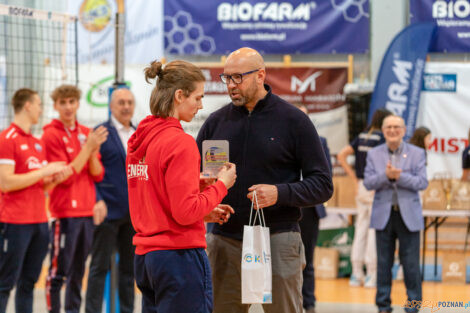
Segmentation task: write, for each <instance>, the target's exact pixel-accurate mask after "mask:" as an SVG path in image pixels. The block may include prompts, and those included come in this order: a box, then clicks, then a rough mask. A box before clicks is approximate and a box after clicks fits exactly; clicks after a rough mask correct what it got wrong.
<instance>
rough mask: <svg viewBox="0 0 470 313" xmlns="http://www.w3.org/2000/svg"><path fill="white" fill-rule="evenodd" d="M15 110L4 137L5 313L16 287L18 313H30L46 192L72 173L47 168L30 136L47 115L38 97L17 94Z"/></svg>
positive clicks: (44, 236)
mask: <svg viewBox="0 0 470 313" xmlns="http://www.w3.org/2000/svg"><path fill="white" fill-rule="evenodd" d="M12 105H13V110H14V113H15V117H14V119H13V123H11V125H10V127H8V128H7V129H5V130H4V131H2V132H1V133H0V146H1V147H2V148H1V149H0V192H1V193H3V195H2V199H0V247H1V250H0V312H2V313H4V312H6V308H7V302H8V298H9V295H10V291H11V290H12V289H13V287H15V285H16V294H15V309H16V312H17V313H31V312H32V311H33V289H34V284H35V283H36V281H37V280H38V278H39V274H40V273H41V269H42V262H43V260H44V257H45V256H46V254H47V247H48V243H49V229H48V225H47V213H46V197H45V190H47V189H49V187H51V185H52V184H53V183H57V182H59V181H60V180H61V179H62V178H63V177H64V175H66V174H67V173H68V172H69V171H70V169H68V168H67V167H66V165H65V163H64V162H50V163H48V162H47V160H46V152H45V148H44V144H43V142H42V141H41V140H39V139H37V138H35V137H34V136H33V135H32V134H31V126H32V125H34V124H37V123H38V121H39V117H40V116H41V113H42V104H41V99H40V98H39V95H38V94H37V92H36V91H34V90H31V89H28V88H22V89H18V90H17V91H16V92H15V93H14V95H13V98H12Z"/></svg>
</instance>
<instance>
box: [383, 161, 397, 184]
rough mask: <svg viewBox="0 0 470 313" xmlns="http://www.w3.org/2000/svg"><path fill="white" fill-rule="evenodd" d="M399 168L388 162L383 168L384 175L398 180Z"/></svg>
mask: <svg viewBox="0 0 470 313" xmlns="http://www.w3.org/2000/svg"><path fill="white" fill-rule="evenodd" d="M400 174H401V169H399V168H396V167H394V166H393V165H392V163H390V161H389V162H388V163H387V167H386V168H385V175H387V177H388V179H395V180H398V179H399V178H400Z"/></svg>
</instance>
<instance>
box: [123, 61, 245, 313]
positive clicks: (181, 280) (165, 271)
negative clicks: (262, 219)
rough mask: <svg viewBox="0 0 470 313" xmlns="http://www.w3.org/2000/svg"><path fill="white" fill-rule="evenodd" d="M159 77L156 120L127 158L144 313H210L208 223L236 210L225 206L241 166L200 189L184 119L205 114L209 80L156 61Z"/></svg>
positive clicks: (150, 119) (142, 129) (142, 128)
mask: <svg viewBox="0 0 470 313" xmlns="http://www.w3.org/2000/svg"><path fill="white" fill-rule="evenodd" d="M155 77H158V79H157V83H156V86H155V88H154V89H153V91H152V94H151V96H150V111H151V113H152V115H149V116H147V117H146V118H145V119H144V120H143V121H142V122H140V124H139V126H138V127H137V130H136V131H135V133H134V134H133V135H132V136H131V138H130V139H129V142H128V149H127V159H126V164H127V180H128V186H129V187H128V189H129V211H130V215H131V220H132V225H133V226H134V229H135V231H136V235H135V236H134V240H133V242H134V244H135V245H136V251H135V253H136V256H135V260H134V262H135V263H134V269H135V278H136V281H137V286H138V287H139V289H140V290H141V292H142V312H143V313H151V312H159V313H160V312H161V313H165V312H173V313H189V312H198V313H211V312H212V307H213V304H212V281H211V270H210V266H209V260H208V259H207V255H206V252H205V248H206V238H205V232H206V231H205V227H204V221H206V222H218V223H225V222H226V221H227V220H228V218H229V217H230V213H234V211H233V209H232V208H231V207H230V206H227V205H219V203H220V202H221V201H222V199H223V198H224V197H225V196H226V195H227V189H228V188H230V187H231V186H232V185H233V184H234V183H235V179H236V173H235V165H234V164H232V163H226V164H225V166H223V167H222V169H221V170H220V171H219V173H218V175H217V177H218V180H217V182H215V183H214V184H212V185H210V186H207V187H205V188H204V189H203V190H201V189H202V188H201V187H200V184H201V181H200V173H199V169H200V163H201V157H200V154H199V151H198V147H197V145H196V142H195V141H194V138H193V137H192V136H190V135H188V134H186V133H185V132H184V131H183V128H182V127H181V121H185V122H190V121H191V120H192V119H193V118H194V116H195V115H196V114H197V112H198V111H199V110H200V109H202V97H203V96H204V82H205V78H204V75H203V74H202V72H201V70H200V69H199V68H198V67H196V66H195V65H193V64H191V63H188V62H185V61H173V62H170V63H168V64H167V65H166V66H165V67H164V68H163V66H162V63H161V62H156V61H154V62H152V63H151V64H150V66H149V67H147V68H146V69H145V79H146V81H147V82H148V80H149V78H150V79H152V78H155Z"/></svg>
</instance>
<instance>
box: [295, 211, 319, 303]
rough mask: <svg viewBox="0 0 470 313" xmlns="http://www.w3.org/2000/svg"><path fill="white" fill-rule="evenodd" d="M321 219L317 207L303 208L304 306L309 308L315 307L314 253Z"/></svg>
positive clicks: (300, 223) (301, 231)
mask: <svg viewBox="0 0 470 313" xmlns="http://www.w3.org/2000/svg"><path fill="white" fill-rule="evenodd" d="M319 223H320V219H319V217H318V215H317V212H316V210H315V207H312V208H302V219H301V220H300V222H299V225H300V235H301V236H302V242H303V243H304V247H305V260H306V265H305V268H304V270H303V277H304V282H303V285H302V296H303V307H304V309H306V310H308V309H310V308H312V307H315V301H316V299H315V270H314V268H313V255H314V251H315V246H316V245H317V239H318V228H319Z"/></svg>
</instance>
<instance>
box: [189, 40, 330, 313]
mask: <svg viewBox="0 0 470 313" xmlns="http://www.w3.org/2000/svg"><path fill="white" fill-rule="evenodd" d="M220 77H221V80H222V81H223V82H224V83H225V84H226V85H227V91H228V94H229V96H230V99H231V100H232V101H231V103H229V104H227V105H225V106H223V107H222V108H221V109H219V110H217V111H215V112H213V113H212V114H211V115H210V116H209V118H208V119H207V120H206V121H205V123H204V125H203V126H202V127H201V130H200V131H199V134H198V136H197V140H196V141H197V143H198V145H199V148H200V150H202V149H201V148H202V143H203V141H204V140H228V141H229V145H230V152H229V153H230V160H231V161H232V162H234V163H235V164H237V168H238V172H239V173H240V174H239V179H238V180H237V182H236V184H235V185H234V187H233V188H232V189H231V190H230V192H229V193H228V195H227V198H226V199H225V201H226V202H227V203H228V204H230V205H232V206H233V207H235V208H237V214H235V215H234V216H233V217H232V218H231V219H230V221H228V223H226V224H223V225H218V224H216V225H214V227H213V228H212V232H211V233H210V234H208V235H207V251H208V255H209V259H210V262H211V267H212V270H213V280H214V312H215V313H227V312H231V313H235V312H237V313H238V312H240V313H242V312H243V313H244V312H248V310H249V307H250V305H249V304H242V303H241V253H242V237H243V227H244V225H248V221H249V216H250V208H251V203H252V198H253V194H254V192H255V191H256V194H257V199H258V204H259V207H261V208H265V209H264V210H263V211H264V215H265V218H266V225H267V226H268V227H269V230H270V235H271V236H270V243H271V260H272V286H273V288H272V301H273V303H272V304H264V305H263V310H264V312H266V313H302V311H303V308H302V281H303V277H302V270H303V268H304V266H305V254H304V251H303V250H304V247H303V244H302V238H301V236H300V226H299V220H300V216H301V212H300V207H310V206H314V205H317V204H320V203H323V202H325V201H327V200H328V199H329V198H330V197H331V195H332V192H333V183H332V180H331V174H330V169H329V168H328V162H327V160H326V158H325V154H324V153H323V149H322V148H321V143H320V139H319V136H318V134H317V132H316V130H315V127H314V126H313V124H312V122H311V121H310V119H309V118H308V116H306V115H305V114H304V113H302V112H300V111H299V110H298V109H297V108H295V107H294V106H293V105H292V104H290V103H288V102H286V101H284V100H283V99H281V98H280V97H279V96H277V95H275V94H274V93H272V91H271V87H269V86H268V85H266V84H265V78H266V68H265V64H264V60H263V57H262V56H261V55H260V54H259V52H258V51H256V50H254V49H251V48H247V47H244V48H240V49H238V50H236V51H234V52H232V53H231V54H230V55H229V56H228V57H227V60H226V62H225V66H224V72H223V73H222V74H221V75H220ZM301 175H302V179H301Z"/></svg>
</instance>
